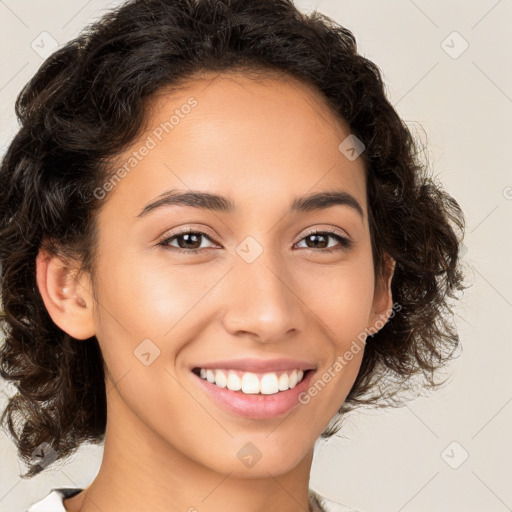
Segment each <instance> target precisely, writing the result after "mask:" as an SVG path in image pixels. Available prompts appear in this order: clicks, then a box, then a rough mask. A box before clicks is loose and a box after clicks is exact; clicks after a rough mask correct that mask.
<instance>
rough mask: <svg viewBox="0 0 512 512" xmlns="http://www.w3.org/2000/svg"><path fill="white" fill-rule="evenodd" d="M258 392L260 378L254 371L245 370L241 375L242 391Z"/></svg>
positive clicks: (247, 392) (248, 392) (253, 393)
mask: <svg viewBox="0 0 512 512" xmlns="http://www.w3.org/2000/svg"><path fill="white" fill-rule="evenodd" d="M259 392H260V380H259V379H258V376H257V375H255V374H254V373H250V372H246V373H244V376H243V377H242V393H246V394H250V395H255V394H258V393H259Z"/></svg>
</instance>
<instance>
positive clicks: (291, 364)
mask: <svg viewBox="0 0 512 512" xmlns="http://www.w3.org/2000/svg"><path fill="white" fill-rule="evenodd" d="M193 368H204V369H205V370H214V369H219V370H220V369H226V370H240V371H244V372H276V371H286V370H303V371H305V370H313V369H315V368H316V367H315V365H314V364H313V363H310V362H308V361H299V360H297V359H249V358H245V359H229V360H228V359H224V360H222V361H214V362H210V363H201V364H198V365H195V366H194V367H193Z"/></svg>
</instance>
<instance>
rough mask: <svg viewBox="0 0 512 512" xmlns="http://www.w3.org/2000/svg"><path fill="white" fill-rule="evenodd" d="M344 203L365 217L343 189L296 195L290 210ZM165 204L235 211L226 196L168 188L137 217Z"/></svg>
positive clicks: (319, 207) (225, 211)
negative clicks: (301, 195)
mask: <svg viewBox="0 0 512 512" xmlns="http://www.w3.org/2000/svg"><path fill="white" fill-rule="evenodd" d="M337 205H344V206H348V207H350V208H352V209H353V210H355V211H356V212H357V213H358V214H359V216H360V217H361V218H362V219H363V218H364V213H363V208H362V207H361V205H360V204H359V202H358V201H357V199H356V198H355V197H354V196H353V195H351V194H349V193H348V192H345V191H343V190H331V191H326V192H317V193H314V194H309V195H306V196H303V197H296V198H295V199H294V200H293V201H292V204H291V206H290V211H291V212H292V213H294V212H311V211H316V210H323V209H326V208H330V207H332V206H337ZM164 206H192V207H193V208H199V209H201V210H211V211H217V212H223V213H233V212H234V211H235V203H234V202H233V201H232V200H231V199H229V198H227V197H224V196H221V195H218V194H212V193H210V192H200V191H188V192H185V191H179V190H168V191H166V192H164V193H162V194H160V195H159V196H158V198H157V199H156V200H155V201H152V202H150V203H148V204H147V205H146V206H144V208H143V209H142V211H141V212H140V213H139V214H138V215H137V217H144V216H145V215H147V214H148V213H149V212H151V211H154V210H156V209H158V208H162V207H164Z"/></svg>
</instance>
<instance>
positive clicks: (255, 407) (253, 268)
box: [62, 74, 390, 476]
mask: <svg viewBox="0 0 512 512" xmlns="http://www.w3.org/2000/svg"><path fill="white" fill-rule="evenodd" d="M186 105H188V106H186ZM151 106H152V108H151V109H150V118H149V122H148V130H147V131H146V132H145V133H144V134H143V135H142V136H141V137H140V139H139V140H138V141H137V142H136V143H134V144H133V145H132V147H131V148H130V149H129V150H128V151H126V152H125V153H123V154H122V155H120V158H119V159H118V161H117V162H116V167H115V168H116V169H121V168H123V165H124V164H126V165H125V166H124V169H125V172H122V171H121V172H119V173H118V177H119V179H118V180H117V181H116V182H114V181H111V182H110V184H106V186H105V187H103V188H102V191H98V194H99V195H102V194H103V195H105V197H104V199H102V206H101V210H100V211H99V215H98V219H97V221H98V233H99V246H98V253H97V259H96V274H95V278H94V285H93V286H94V292H95V294H96V298H97V303H94V305H93V306H94V307H93V308H92V312H91V320H90V321H91V322H92V324H91V325H92V326H93V330H94V334H95V335H96V337H97V338H98V341H99V343H100V346H101V350H102V353H103V357H104V359H105V362H106V365H107V367H108V370H109V379H112V380H113V381H114V382H116V389H117V391H116V392H112V393H109V395H108V400H109V404H108V406H109V408H110V409H109V411H110V410H116V411H118V414H119V416H116V417H117V418H118V419H117V420H114V421H121V418H122V421H127V422H132V423H134V424H135V423H137V425H138V427H137V428H138V431H139V433H142V432H145V434H143V435H144V436H145V437H147V438H150V437H151V438H153V439H158V444H159V446H160V447H164V450H167V449H168V450H169V451H170V452H175V453H178V452H179V453H180V454H183V455H184V456H186V457H187V458H188V459H190V460H192V461H195V462H196V463H199V464H200V465H201V466H204V467H206V468H210V469H213V470H215V471H220V472H223V473H228V472H232V473H233V474H239V475H241V476H243V475H249V476H258V475H260V476H261V475H268V472H269V471H270V472H271V473H272V474H274V475H276V474H280V473H284V472H286V471H289V470H290V469H291V468H293V467H295V466H297V465H298V464H299V463H300V461H301V460H303V459H304V458H305V457H306V455H307V454H308V453H310V452H311V449H312V447H313V445H314V443H315V440H316V439H317V438H318V436H319V435H320V434H321V433H322V431H323V430H324V429H325V427H326V425H327V424H328V423H329V421H330V419H331V418H332V417H333V416H334V414H335V413H336V411H337V410H338V409H339V407H340V406H341V405H342V403H343V401H344V400H345V398H346V396H347V394H348V392H349V390H350V388H351V387H352V384H353V383H354V380H355V378H356V376H357V373H358V371H359V368H360V364H361V361H362V357H363V349H364V343H361V340H364V331H365V329H367V328H370V327H372V326H373V325H374V323H375V321H376V319H378V318H381V315H382V314H383V312H384V311H386V310H387V309H389V305H390V297H389V293H388V291H389V290H388V289H386V288H385V287H383V288H382V292H377V291H376V290H379V289H381V288H380V287H377V286H376V285H377V283H376V282H375V280H374V267H373V259H372V251H371V244H370V233H369V226H368V213H367V212H368V205H367V202H366V182H365V170H364V165H363V162H362V159H361V158H356V159H355V160H354V159H349V158H347V156H346V154H344V153H343V152H342V151H340V149H339V146H340V144H341V143H342V142H343V141H344V140H345V139H346V138H347V137H348V136H349V135H350V130H349V129H348V127H347V125H346V124H344V123H343V122H342V121H340V120H338V119H337V118H336V117H335V116H334V115H333V113H332V112H331V111H330V110H329V108H328V106H327V105H326V104H325V102H324V100H323V98H322V97H321V96H320V95H319V93H317V92H316V91H315V90H314V89H312V88H310V87H309V86H307V85H304V84H302V83H300V82H297V81H295V80H292V79H287V80H283V79H278V78H272V77H270V76H269V77H268V78H266V79H260V80H259V81H254V80H251V79H248V78H247V77H243V76H241V75H237V74H223V75H218V76H217V75H215V76H214V75H207V76H206V77H204V78H203V79H201V80H197V81H194V83H193V84H191V85H189V86H187V87H186V88H184V89H182V90H180V91H179V92H174V93H172V94H167V95H165V94H162V95H160V96H159V97H158V98H155V100H154V101H153V103H152V105H151ZM173 115H174V117H173V118H172V117H171V116H173ZM170 119H171V121H170V123H169V120H170ZM166 122H167V124H165V123H166ZM171 126H172V128H171ZM163 127H166V128H163ZM144 146H145V147H146V150H144V149H142V148H143V147H144ZM134 152H136V154H135V156H134ZM130 158H132V160H130ZM105 192H106V193H105ZM328 192H331V193H332V194H331V195H330V196H325V197H324V198H323V199H321V198H318V197H317V199H316V200H314V199H313V200H310V201H305V200H304V199H303V198H305V197H306V196H312V195H317V194H321V193H328ZM192 193H194V194H195V195H189V196H185V197H183V196H181V197H180V194H192ZM206 194H210V195H211V196H206ZM213 195H215V196H221V198H217V197H213ZM71 321H72V320H69V319H67V320H62V325H63V327H64V328H65V327H66V326H69V325H70V324H69V323H68V324H66V322H71ZM84 337H85V336H84ZM355 346H357V347H358V348H357V349H354V347H355ZM347 351H350V352H351V353H352V357H350V358H349V357H346V356H345V355H344V354H346V353H347ZM336 362H338V364H336ZM326 375H327V376H326ZM297 380H298V381H299V382H298V383H295V381H297ZM211 381H213V382H211ZM240 386H241V387H242V389H241V390H240V389H239V388H240ZM237 389H238V390H237ZM155 443H156V442H155ZM251 457H252V459H251ZM259 457H261V458H260V459H259V460H258V461H257V463H255V464H252V463H251V462H248V461H249V460H257V459H258V458H259ZM246 462H247V463H246Z"/></svg>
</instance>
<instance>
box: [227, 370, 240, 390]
mask: <svg viewBox="0 0 512 512" xmlns="http://www.w3.org/2000/svg"><path fill="white" fill-rule="evenodd" d="M227 388H228V389H230V390H231V391H240V390H241V389H242V379H241V378H240V377H239V376H238V375H237V374H236V373H235V372H229V373H228V385H227Z"/></svg>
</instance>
